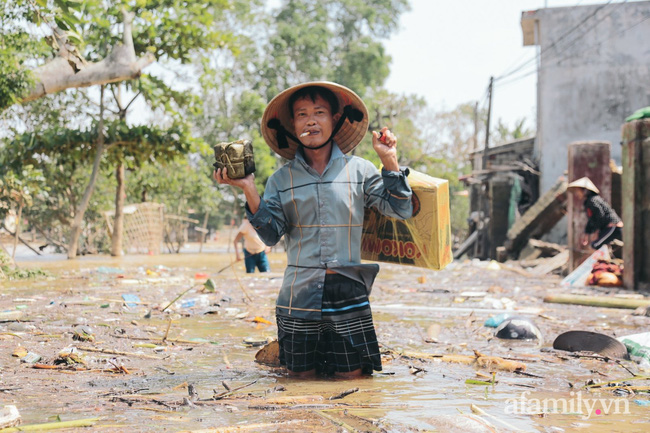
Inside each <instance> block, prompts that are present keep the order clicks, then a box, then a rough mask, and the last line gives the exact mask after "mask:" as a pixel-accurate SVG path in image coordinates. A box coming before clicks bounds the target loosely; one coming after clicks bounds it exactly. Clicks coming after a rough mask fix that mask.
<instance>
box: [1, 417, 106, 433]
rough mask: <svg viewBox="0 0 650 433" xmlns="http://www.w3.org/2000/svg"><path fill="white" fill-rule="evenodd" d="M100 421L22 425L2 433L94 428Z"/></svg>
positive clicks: (94, 419) (96, 419) (92, 419)
mask: <svg viewBox="0 0 650 433" xmlns="http://www.w3.org/2000/svg"><path fill="white" fill-rule="evenodd" d="M100 419H101V418H86V419H77V420H74V421H61V422H47V423H43V424H25V425H21V426H20V427H9V428H3V429H2V430H0V433H6V432H20V431H47V430H57V429H61V428H73V427H92V426H93V425H95V423H97V422H98V421H99V420H100Z"/></svg>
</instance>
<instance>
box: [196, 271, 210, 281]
mask: <svg viewBox="0 0 650 433" xmlns="http://www.w3.org/2000/svg"><path fill="white" fill-rule="evenodd" d="M194 278H195V279H197V280H200V279H201V278H208V274H206V273H205V272H197V273H196V274H194Z"/></svg>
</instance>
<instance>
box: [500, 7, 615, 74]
mask: <svg viewBox="0 0 650 433" xmlns="http://www.w3.org/2000/svg"><path fill="white" fill-rule="evenodd" d="M612 1H613V0H608V1H607V3H605V4H602V5H600V6H598V7H597V8H596V9H594V11H593V12H591V13H589V14H587V15H586V16H585V17H584V18H583V19H582V20H581V21H580V22H579V23H578V24H576V25H575V26H573V27H571V28H570V29H569V30H568V31H566V32H565V33H564V34H563V35H562V36H560V37H559V38H558V39H556V40H555V41H554V42H553V43H552V44H551V45H549V46H548V47H545V48H544V49H542V50H541V51H540V52H539V54H536V55H535V56H533V57H532V58H530V59H528V60H527V61H525V62H523V63H522V64H521V65H519V66H517V67H516V68H515V69H513V70H511V71H509V72H504V73H502V74H501V75H500V76H498V77H497V78H495V79H494V80H495V81H499V80H502V79H504V78H506V77H509V76H510V75H513V74H515V73H516V72H519V71H520V70H522V69H524V68H525V67H527V66H529V65H530V63H531V62H534V61H535V60H536V59H537V56H538V55H539V56H541V55H542V54H543V53H545V52H546V51H548V50H550V49H552V48H554V47H555V46H556V45H557V44H558V43H560V42H561V41H562V40H564V38H566V37H567V36H569V35H570V34H571V33H573V32H574V31H576V30H577V29H578V28H580V26H582V25H583V24H584V23H585V22H587V21H589V20H590V19H591V18H592V17H594V16H595V15H596V14H597V13H598V12H599V11H600V10H601V9H603V8H604V7H605V6H607V5H609V4H610V3H611V2H612ZM625 2H627V0H624V1H623V3H625ZM610 14H611V12H610ZM608 16H609V14H608Z"/></svg>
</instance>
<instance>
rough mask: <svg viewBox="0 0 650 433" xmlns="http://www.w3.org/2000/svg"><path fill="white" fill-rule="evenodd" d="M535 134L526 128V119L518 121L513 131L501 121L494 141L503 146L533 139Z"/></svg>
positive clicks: (498, 122) (498, 123) (497, 126)
mask: <svg viewBox="0 0 650 433" xmlns="http://www.w3.org/2000/svg"><path fill="white" fill-rule="evenodd" d="M534 134H535V133H534V131H533V130H531V129H530V128H528V127H526V118H522V119H519V120H517V121H516V122H515V124H514V126H513V128H512V129H511V128H509V127H508V125H506V124H505V123H503V120H501V119H499V120H498V121H497V124H496V134H495V137H494V140H495V142H496V144H503V143H507V142H509V141H514V140H519V139H522V138H527V137H531V136H532V135H534Z"/></svg>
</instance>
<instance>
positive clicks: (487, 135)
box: [483, 77, 494, 170]
mask: <svg viewBox="0 0 650 433" xmlns="http://www.w3.org/2000/svg"><path fill="white" fill-rule="evenodd" d="M493 84H494V77H490V85H489V86H488V112H487V122H486V125H485V148H484V149H483V170H485V169H486V168H487V161H488V155H487V151H488V148H489V147H490V116H491V115H492V85H493Z"/></svg>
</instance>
